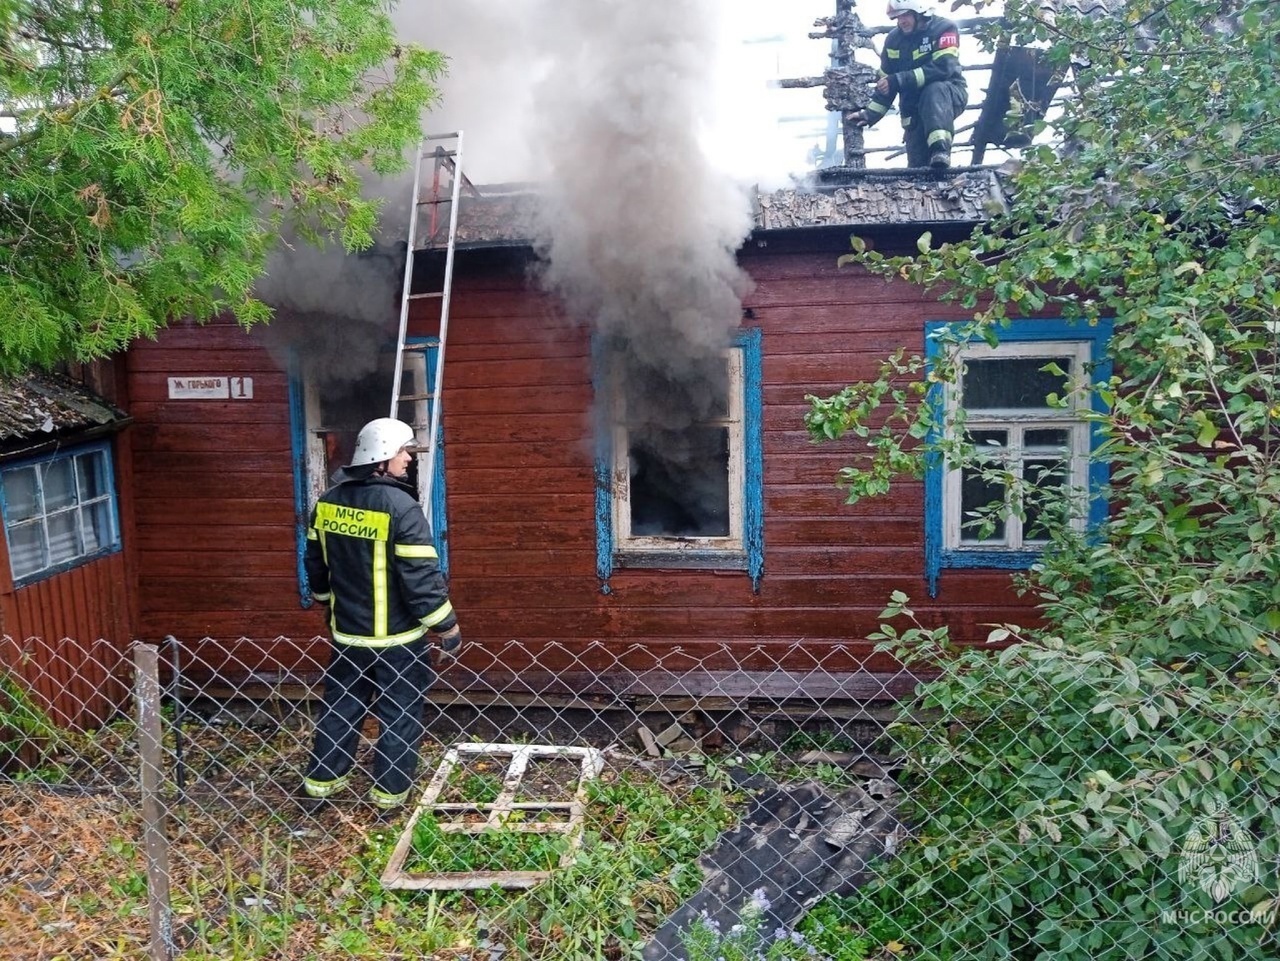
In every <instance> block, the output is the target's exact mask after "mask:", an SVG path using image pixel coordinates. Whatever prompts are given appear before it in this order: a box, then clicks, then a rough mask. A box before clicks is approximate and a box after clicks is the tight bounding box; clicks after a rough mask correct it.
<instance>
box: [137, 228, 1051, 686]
mask: <svg viewBox="0 0 1280 961" xmlns="http://www.w3.org/2000/svg"><path fill="white" fill-rule="evenodd" d="M744 265H745V267H746V268H747V269H748V271H749V272H750V273H751V275H752V277H753V279H754V281H755V288H754V290H753V292H752V293H751V294H750V295H749V296H748V298H747V299H746V302H745V306H746V307H747V308H749V309H750V310H751V312H752V314H753V318H752V319H749V320H746V321H744V323H745V324H747V325H749V326H759V327H760V328H761V329H762V332H763V333H762V343H763V386H764V391H763V393H764V403H765V409H764V419H763V426H764V478H765V483H764V489H765V575H764V579H763V582H762V584H761V588H760V591H759V593H753V592H752V589H751V583H750V581H749V579H748V577H747V576H746V575H745V574H744V573H742V572H709V571H708V572H702V571H657V570H618V571H615V572H614V575H613V578H612V581H611V584H610V587H611V589H612V593H610V594H607V595H606V594H604V593H602V592H601V590H600V586H601V585H600V584H599V582H598V580H597V578H596V575H595V569H596V558H595V514H594V474H593V464H592V451H593V444H592V441H591V438H590V424H591V418H590V407H591V403H592V387H591V361H590V336H589V333H588V331H587V330H585V329H584V328H582V327H581V326H579V325H577V324H575V323H573V322H571V321H570V320H569V319H567V318H566V317H565V316H564V315H563V314H562V312H561V311H560V309H559V307H558V305H557V303H556V302H555V301H554V299H552V298H550V297H548V296H547V295H545V294H542V293H540V292H538V291H537V290H536V289H534V288H532V287H531V286H530V284H529V283H528V281H527V280H526V278H525V275H524V272H523V271H522V270H521V269H520V268H508V269H501V270H497V269H481V268H478V267H475V266H468V264H467V261H466V260H465V258H464V259H463V261H462V262H461V264H460V266H459V269H458V271H457V273H456V276H455V286H454V299H453V309H452V314H451V324H450V335H449V344H448V348H447V360H446V373H445V400H444V414H443V416H444V430H445V444H446V466H447V471H448V475H447V492H448V523H449V535H450V562H451V569H452V593H453V599H454V603H455V606H456V607H457V609H458V611H459V614H460V618H461V622H462V624H463V626H464V630H465V631H466V634H467V636H468V638H469V640H470V641H472V642H474V644H475V645H476V648H477V649H479V650H483V649H484V648H485V647H486V645H487V646H490V647H492V646H494V645H498V644H502V645H506V643H507V642H509V641H511V640H512V639H519V640H521V641H523V642H527V645H526V646H527V647H528V648H530V649H537V648H539V647H541V646H543V645H548V644H553V643H555V642H564V643H566V644H568V645H570V647H571V648H572V647H573V646H577V645H584V644H587V643H590V642H592V641H604V642H606V643H608V644H610V645H613V644H616V645H617V646H618V648H619V649H620V650H621V649H623V648H626V649H630V650H647V651H648V652H649V655H650V656H652V655H657V654H661V653H662V652H664V651H669V650H671V649H672V648H674V647H676V646H679V647H680V648H683V649H684V650H686V651H689V652H691V653H692V654H693V655H694V656H695V659H696V657H697V652H699V651H706V650H709V649H710V648H711V647H712V646H716V645H720V644H721V643H724V642H727V643H729V644H732V645H735V646H738V647H740V648H742V649H743V651H744V655H745V653H746V652H747V650H748V649H750V648H754V647H756V646H763V647H764V648H767V649H769V650H778V651H782V650H794V646H795V645H796V644H797V643H800V644H801V645H802V646H803V647H804V648H805V649H806V650H807V651H808V653H809V655H810V656H811V657H812V658H813V659H814V660H815V661H816V662H817V663H820V664H822V665H823V666H826V667H829V668H832V669H834V668H835V667H837V666H838V665H840V664H845V665H848V664H851V663H854V661H855V660H856V659H857V658H860V657H864V656H866V655H867V654H868V653H869V652H870V648H871V645H870V643H869V642H867V641H866V637H867V635H868V634H870V633H871V632H873V631H874V630H875V629H876V627H877V624H878V615H879V613H880V611H881V610H882V608H883V607H884V604H885V601H886V600H887V599H888V597H889V594H890V593H891V592H892V591H894V590H901V591H904V592H905V593H907V594H908V595H910V596H911V598H912V601H913V606H914V607H915V609H916V610H917V612H918V613H919V615H920V617H921V619H922V620H923V621H924V622H925V623H926V624H930V625H940V624H944V623H945V624H949V625H950V626H951V628H952V630H953V633H954V634H955V635H956V636H957V637H958V638H960V639H961V640H964V641H968V642H978V641H981V640H982V639H983V638H985V636H986V634H987V632H988V630H989V628H988V626H987V625H990V624H993V623H998V622H1004V621H1007V620H1013V621H1020V622H1024V623H1025V622H1027V621H1029V620H1032V618H1033V612H1032V611H1031V610H1030V609H1029V608H1028V606H1027V604H1026V602H1025V601H1020V600H1019V599H1018V598H1016V597H1015V595H1014V594H1013V592H1012V590H1011V589H1010V583H1009V576H1008V574H1007V573H1003V572H998V571H992V572H983V571H945V572H943V576H942V580H941V589H940V592H939V595H938V597H937V598H933V599H931V598H929V597H928V596H927V590H926V586H925V580H924V573H923V572H924V505H923V490H922V485H920V484H917V483H912V482H903V483H901V484H900V485H899V486H898V487H897V488H896V489H895V491H894V492H893V493H892V494H891V495H889V496H887V497H884V498H880V499H876V500H870V501H865V502H863V503H860V504H858V505H856V506H852V507H850V506H847V505H845V504H844V503H843V497H842V495H841V494H840V492H839V491H838V490H837V489H836V487H835V485H834V480H835V477H836V473H837V471H838V470H839V469H840V468H841V467H843V466H846V465H847V464H849V463H850V462H851V461H852V460H853V458H854V456H855V455H856V453H857V451H858V448H857V446H856V443H855V441H854V440H848V441H842V442H838V443H827V444H824V445H821V446H814V445H811V444H810V443H809V441H808V439H807V437H806V435H805V430H804V425H803V422H802V419H801V418H802V416H803V413H804V411H805V410H806V407H807V405H806V403H805V400H804V397H805V395H806V394H809V393H815V394H826V393H831V392H834V391H836V390H838V389H839V388H841V387H843V386H845V385H846V384H848V383H850V382H851V381H854V380H859V379H869V378H873V377H874V376H875V375H876V372H877V369H878V366H879V363H880V362H881V360H882V359H883V358H884V357H885V356H886V355H887V354H888V353H890V352H891V351H892V350H894V349H895V348H896V347H898V346H905V347H906V348H907V349H908V351H921V350H922V349H923V324H924V322H925V321H926V320H930V319H945V318H948V317H955V316H958V315H957V314H956V313H955V311H954V309H952V308H946V307H942V306H940V305H939V304H938V303H937V301H936V300H935V299H933V298H930V297H927V296H926V295H924V294H923V293H921V292H920V291H919V290H917V289H916V288H913V287H911V286H909V285H907V284H905V283H897V282H886V281H884V280H881V279H879V278H874V277H871V276H869V275H867V274H865V273H863V272H861V271H859V270H857V269H844V270H840V269H837V268H836V266H835V256H834V255H833V254H830V253H819V254H776V253H772V252H770V253H764V254H752V255H748V256H746V257H745V258H744ZM427 303H428V302H424V301H418V302H416V304H415V306H419V305H425V304H427ZM428 309H429V308H426V307H425V306H424V309H423V310H418V311H416V312H415V313H414V314H413V316H412V318H411V333H417V334H426V333H430V332H432V330H433V328H434V326H435V324H434V319H433V318H432V317H431V315H430V314H429V312H428ZM198 373H208V374H225V375H244V374H248V375H250V376H253V377H254V393H255V399H254V400H253V401H170V400H168V397H167V382H166V378H167V377H168V376H170V375H173V374H198ZM128 385H129V393H130V397H131V400H132V408H131V413H132V414H133V416H134V418H135V421H136V423H135V426H134V427H133V428H131V431H130V433H131V434H132V447H133V470H134V478H135V480H134V484H135V491H136V505H137V506H136V513H137V529H136V549H137V558H138V560H137V567H138V575H139V577H138V583H139V586H138V599H139V634H140V636H142V637H144V638H149V639H159V638H161V637H163V636H164V635H165V634H169V633H172V634H175V635H177V636H179V637H180V638H184V639H198V638H202V637H213V638H220V639H233V638H238V637H241V636H249V637H253V638H258V639H261V640H264V641H270V640H272V639H274V638H277V637H283V638H293V639H296V641H297V644H296V646H297V648H298V649H299V650H301V649H303V648H307V649H308V650H312V652H314V650H313V647H314V646H311V645H307V644H306V643H305V640H306V639H309V638H312V637H314V636H315V635H317V634H321V633H323V631H324V625H323V622H322V620H321V616H320V614H319V611H318V610H303V609H302V608H301V606H300V604H299V597H298V590H297V580H296V554H295V540H294V523H295V521H296V518H295V516H294V506H293V479H292V475H291V470H292V463H291V456H290V440H289V419H288V402H287V378H286V375H285V373H284V371H283V370H282V369H281V365H280V363H279V362H278V361H277V360H276V359H275V358H274V356H273V355H272V353H271V352H269V351H267V350H266V349H264V348H263V347H262V346H261V343H260V341H259V340H258V339H257V337H256V335H254V334H249V333H245V332H244V331H242V330H240V329H239V328H237V327H235V326H234V325H231V324H224V325H212V326H210V327H206V328H195V327H184V328H179V329H174V330H170V331H167V332H165V333H164V334H162V335H161V336H160V337H159V338H158V339H157V341H155V342H154V343H142V344H139V345H137V346H136V347H135V348H133V349H132V350H131V351H130V354H129V358H128ZM282 650H283V654H282V656H283V657H284V659H285V660H287V659H288V648H287V647H284V648H282ZM504 650H507V651H512V650H514V649H512V648H507V647H504ZM473 656H474V655H473ZM507 656H508V658H514V657H517V656H518V655H516V654H508V655H507ZM851 659H854V660H851ZM768 661H769V658H768V656H767V655H766V656H764V657H763V659H762V661H761V663H762V665H765V666H767V665H768ZM507 666H508V667H511V668H516V669H518V668H519V667H520V666H521V665H519V664H515V663H511V664H508V665H507Z"/></svg>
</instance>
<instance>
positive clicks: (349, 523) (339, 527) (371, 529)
mask: <svg viewBox="0 0 1280 961" xmlns="http://www.w3.org/2000/svg"><path fill="white" fill-rule="evenodd" d="M315 526H316V530H318V531H320V533H322V534H325V533H328V534H344V535H346V536H347V537H360V538H364V539H365V540H371V541H385V540H386V539H387V537H388V534H389V532H390V530H391V515H390V514H388V513H387V512H386V511H375V510H368V509H366V508H363V507H344V506H343V505H341V504H329V503H326V502H325V501H321V502H320V503H319V504H317V505H316V524H315Z"/></svg>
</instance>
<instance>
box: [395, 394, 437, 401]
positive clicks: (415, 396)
mask: <svg viewBox="0 0 1280 961" xmlns="http://www.w3.org/2000/svg"><path fill="white" fill-rule="evenodd" d="M433 397H435V394H401V395H400V400H401V401H402V402H403V401H406V400H431V399H432V398H433Z"/></svg>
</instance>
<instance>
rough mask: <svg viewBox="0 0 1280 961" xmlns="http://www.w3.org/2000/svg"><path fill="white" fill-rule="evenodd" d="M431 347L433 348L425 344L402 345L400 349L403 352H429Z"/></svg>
mask: <svg viewBox="0 0 1280 961" xmlns="http://www.w3.org/2000/svg"><path fill="white" fill-rule="evenodd" d="M430 346H431V345H430V344H423V343H417V344H401V345H400V349H401V350H427V349H429V348H430Z"/></svg>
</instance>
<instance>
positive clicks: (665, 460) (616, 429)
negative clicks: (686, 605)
mask: <svg viewBox="0 0 1280 961" xmlns="http://www.w3.org/2000/svg"><path fill="white" fill-rule="evenodd" d="M611 386H612V392H613V396H612V404H613V407H612V411H613V418H612V421H613V423H612V438H611V439H612V449H613V477H614V488H615V491H614V492H615V498H614V503H613V527H614V540H615V545H616V549H617V550H618V551H619V553H620V556H621V557H622V558H623V559H624V560H625V559H626V558H628V557H630V558H631V559H632V560H633V561H636V562H639V564H638V565H637V566H643V562H644V561H645V560H646V559H648V560H653V559H655V557H656V558H658V559H661V560H665V561H679V560H680V559H681V557H684V559H686V560H690V559H697V558H699V557H700V558H706V557H707V556H708V554H711V553H718V554H722V555H729V556H731V557H733V558H734V559H735V560H736V559H737V558H740V556H741V554H742V551H743V472H744V468H743V461H744V438H743V423H744V418H743V362H742V349H741V348H740V347H732V348H729V349H728V350H726V351H725V352H724V354H723V356H722V357H721V358H719V360H718V362H717V363H715V364H714V365H713V366H711V367H709V369H707V370H705V371H702V372H701V373H700V376H698V377H697V378H696V379H695V380H694V382H693V383H689V382H687V381H686V382H683V383H681V382H673V381H665V380H661V379H659V382H656V383H655V382H653V380H651V379H645V378H643V377H638V376H637V375H636V374H635V373H634V371H627V370H626V363H625V361H618V360H615V362H614V364H613V365H612V368H611ZM700 566H701V565H700ZM713 566H714V565H713Z"/></svg>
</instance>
